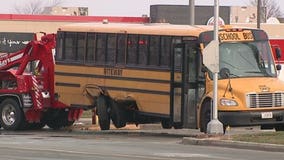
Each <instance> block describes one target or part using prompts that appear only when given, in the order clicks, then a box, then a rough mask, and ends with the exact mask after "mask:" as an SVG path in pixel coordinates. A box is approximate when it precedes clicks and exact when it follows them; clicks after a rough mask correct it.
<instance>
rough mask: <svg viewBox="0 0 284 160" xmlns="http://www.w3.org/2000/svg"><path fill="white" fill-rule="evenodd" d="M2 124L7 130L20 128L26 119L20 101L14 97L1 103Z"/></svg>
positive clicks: (0, 122) (0, 121)
mask: <svg viewBox="0 0 284 160" xmlns="http://www.w3.org/2000/svg"><path fill="white" fill-rule="evenodd" d="M0 113H1V118H0V124H1V126H2V127H3V128H4V129H6V130H19V129H20V128H21V126H22V123H23V122H24V121H25V117H24V113H23V111H22V109H21V108H20V106H19V104H18V102H17V101H16V100H14V99H12V98H9V99H5V100H4V101H3V102H2V103H1V104H0Z"/></svg>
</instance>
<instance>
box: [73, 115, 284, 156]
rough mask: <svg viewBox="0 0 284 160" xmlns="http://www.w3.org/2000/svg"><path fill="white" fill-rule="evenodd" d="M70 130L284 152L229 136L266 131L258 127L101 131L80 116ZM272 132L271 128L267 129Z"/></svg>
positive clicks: (283, 147)
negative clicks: (214, 131)
mask: <svg viewBox="0 0 284 160" xmlns="http://www.w3.org/2000/svg"><path fill="white" fill-rule="evenodd" d="M71 129H72V131H75V132H86V133H93V132H95V133H96V134H100V133H101V134H137V135H149V136H173V137H181V138H182V141H181V143H182V144H184V145H206V146H219V147H228V148H239V149H251V150H264V151H273V152H284V145H277V144H267V143H261V144H260V143H253V142H243V141H233V140H232V138H231V136H232V135H235V134H255V133H261V132H267V131H264V130H261V129H260V127H257V126H256V127H234V128H230V130H229V131H227V132H226V133H225V134H224V135H207V134H204V133H202V132H200V131H199V130H197V129H163V128H161V125H160V124H142V125H138V126H136V125H134V124H130V125H127V126H126V127H123V128H120V129H116V128H115V127H114V126H112V125H111V127H110V130H107V131H101V130H100V128H99V126H98V125H97V124H92V120H91V119H89V118H81V119H80V120H79V121H77V122H75V123H74V125H73V127H72V128H71ZM269 132H273V130H269Z"/></svg>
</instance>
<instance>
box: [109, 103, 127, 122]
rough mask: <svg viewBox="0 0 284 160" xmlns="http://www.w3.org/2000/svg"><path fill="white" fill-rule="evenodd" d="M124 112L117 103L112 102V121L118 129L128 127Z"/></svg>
mask: <svg viewBox="0 0 284 160" xmlns="http://www.w3.org/2000/svg"><path fill="white" fill-rule="evenodd" d="M123 112H124V111H123V110H122V108H119V105H118V103H117V102H116V101H114V100H111V114H110V116H111V120H112V122H113V124H114V126H115V127H116V128H121V127H125V126H126V121H125V119H124V113H123Z"/></svg>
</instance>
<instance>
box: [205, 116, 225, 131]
mask: <svg viewBox="0 0 284 160" xmlns="http://www.w3.org/2000/svg"><path fill="white" fill-rule="evenodd" d="M207 134H210V135H221V134H222V135H223V134H224V129H223V124H222V123H221V122H220V121H219V120H218V119H212V120H211V121H210V122H209V123H208V124H207Z"/></svg>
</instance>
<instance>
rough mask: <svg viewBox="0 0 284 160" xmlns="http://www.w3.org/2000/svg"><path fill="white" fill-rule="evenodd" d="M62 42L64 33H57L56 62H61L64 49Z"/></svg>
mask: <svg viewBox="0 0 284 160" xmlns="http://www.w3.org/2000/svg"><path fill="white" fill-rule="evenodd" d="M63 40H64V32H58V33H57V40H56V43H57V44H56V46H58V47H56V55H55V56H56V60H59V61H60V60H63V52H64V51H63V48H64V44H63Z"/></svg>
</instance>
